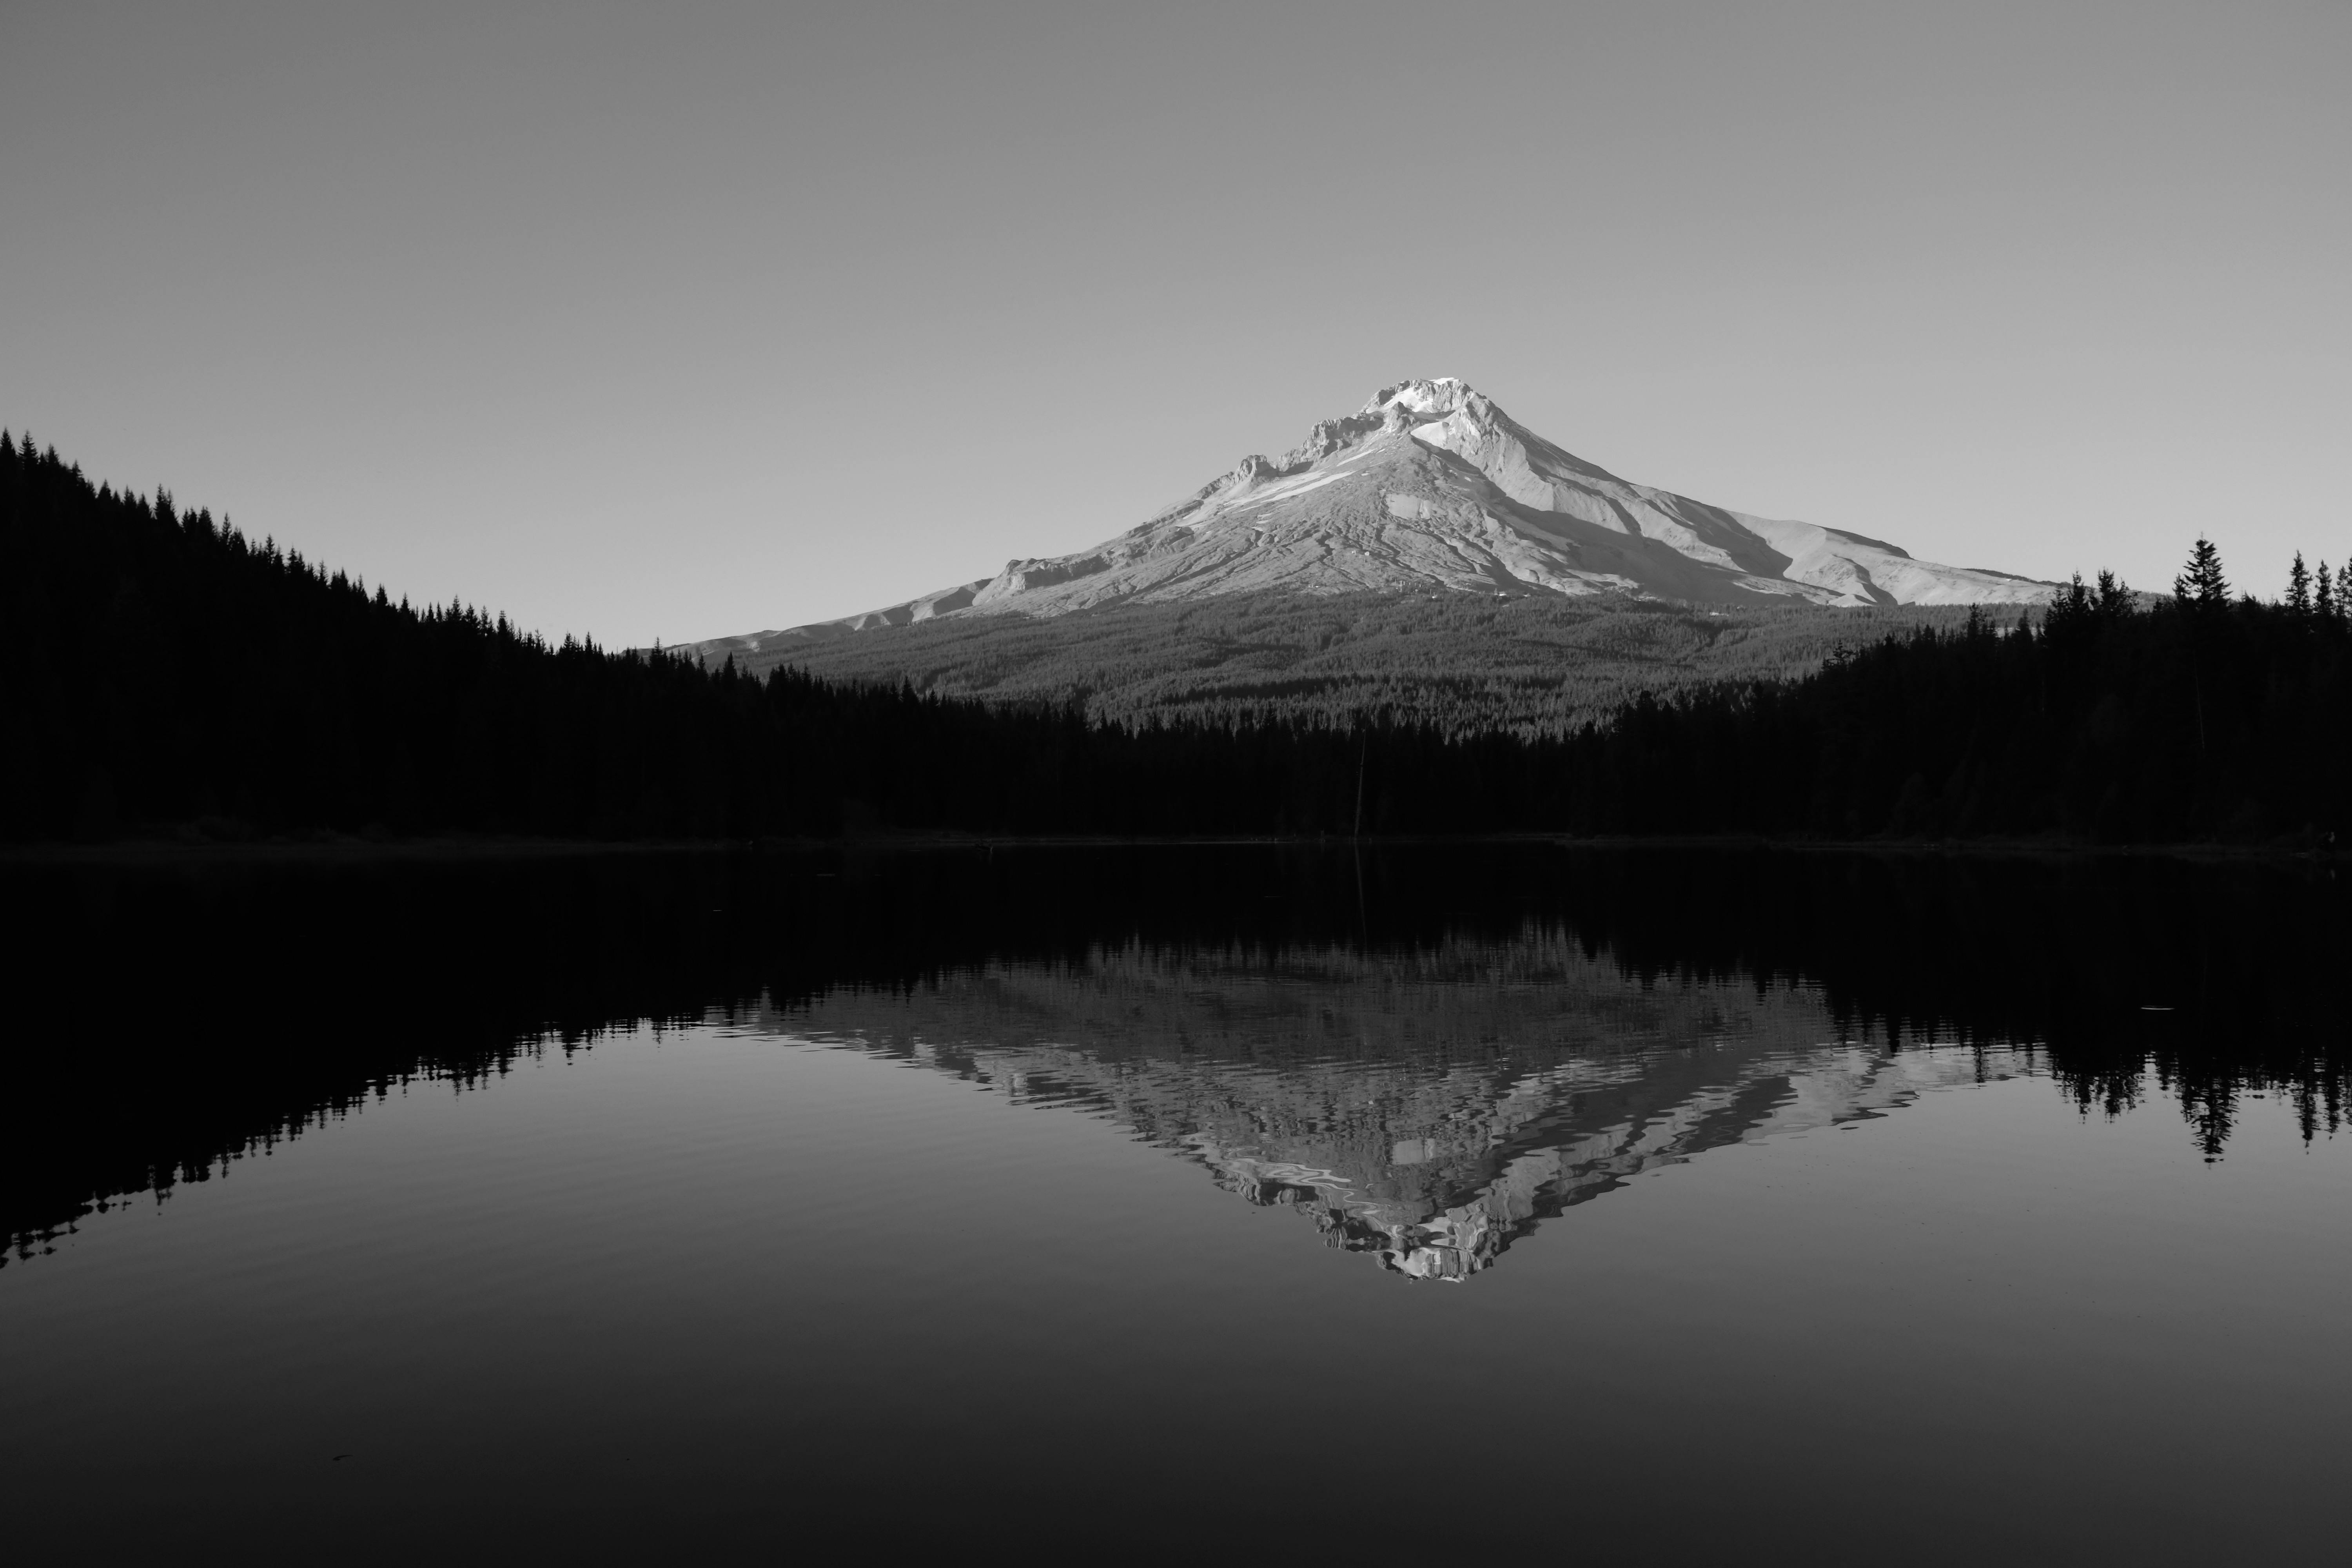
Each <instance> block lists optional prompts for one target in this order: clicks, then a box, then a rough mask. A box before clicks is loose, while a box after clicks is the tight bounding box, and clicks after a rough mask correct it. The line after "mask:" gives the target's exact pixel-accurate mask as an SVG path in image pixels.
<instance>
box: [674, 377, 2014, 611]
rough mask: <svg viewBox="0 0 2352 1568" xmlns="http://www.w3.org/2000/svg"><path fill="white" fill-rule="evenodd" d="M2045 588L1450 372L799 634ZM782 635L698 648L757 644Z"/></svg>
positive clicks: (1843, 600)
mask: <svg viewBox="0 0 2352 1568" xmlns="http://www.w3.org/2000/svg"><path fill="white" fill-rule="evenodd" d="M2051 586H2052V585H2051V584H2047V583H2040V582H2035V581H2032V579H2029V578H2024V577H2018V576H2012V575H2011V574H2006V573H2001V572H1993V571H1988V570H1985V569H1983V568H1979V567H1958V566H1939V565H1937V564H1935V563H1931V562H1926V561H1916V560H1914V559H1912V557H1911V556H1910V555H1909V554H1908V553H1906V552H1905V551H1904V550H1902V549H1901V548H1900V547H1899V546H1896V545H1893V544H1888V543H1885V542H1883V541H1880V540H1875V539H1866V538H1864V537H1863V536H1862V535H1860V534H1857V533H1847V532H1845V531H1842V530H1839V529H1833V528H1822V527H1819V526H1817V525H1815V524H1812V523H1808V522H1785V521H1776V520H1774V519H1771V518H1763V517H1755V516H1751V515H1749V514H1748V513H1745V512H1736V511H1728V510H1725V509H1724V508H1722V507H1718V506H1710V505H1708V504H1706V502H1704V501H1696V500H1691V499H1690V498H1689V497H1687V496H1679V495H1675V494H1674V493H1673V492H1672V491H1669V490H1662V489H1654V488H1653V487H1651V486H1648V485H1637V484H1633V483H1632V482H1630V481H1628V480H1625V479H1619V478H1617V477H1616V476H1615V475H1614V474H1612V473H1609V472H1608V471H1607V470H1605V469H1603V468H1598V467H1596V466H1594V465H1593V464H1591V463H1589V462H1586V461H1585V460H1584V459H1583V458H1578V457H1575V456H1573V455H1571V454H1570V453H1569V452H1567V451H1564V450H1563V449H1561V448H1560V447H1556V446H1554V445H1552V444H1551V443H1550V442H1549V441H1547V440H1545V439H1544V438H1543V437H1540V436H1538V435H1536V434H1535V433H1534V432H1532V431H1530V430H1528V428H1527V427H1526V426H1522V425H1520V424H1519V423H1518V422H1517V421H1516V420H1514V419H1512V418H1511V417H1510V416H1508V415H1507V414H1505V413H1504V412H1503V411H1502V409H1500V408H1498V407H1496V405H1495V403H1494V402H1493V400H1492V399H1490V398H1488V397H1486V395H1483V394H1481V393H1478V392H1475V391H1473V390H1471V388H1470V387H1469V386H1467V385H1465V384H1464V383H1462V382H1460V381H1457V380H1455V379H1454V378H1453V377H1451V376H1445V377H1441V378H1439V379H1437V380H1434V381H1409V382H1404V383H1402V384H1399V385H1395V386H1389V387H1383V388H1382V389H1381V391H1379V392H1377V393H1375V394H1374V395H1372V397H1371V399H1370V401H1369V402H1367V403H1366V404H1365V405H1363V406H1362V407H1361V408H1360V409H1358V410H1357V411H1356V412H1355V413H1353V414H1351V415H1349V416H1346V417H1344V418H1339V419H1326V420H1324V421H1323V422H1322V423H1320V424H1318V425H1317V426H1315V428H1314V429H1313V430H1311V431H1309V432H1308V433H1307V439H1306V440H1304V441H1302V442H1300V443H1299V444H1298V445H1297V447H1292V448H1291V449H1290V451H1288V452H1287V453H1286V454H1284V455H1283V456H1282V457H1280V458H1265V457H1263V456H1255V455H1253V456H1251V457H1247V458H1243V459H1242V460H1241V461H1240V462H1239V463H1237V464H1235V465H1234V468H1232V469H1231V470H1230V471H1228V472H1226V473H1223V474H1221V475H1219V476H1218V477H1217V478H1216V479H1213V480H1212V481H1211V482H1210V483H1208V484H1206V485H1203V486H1202V488H1201V489H1199V490H1197V491H1195V492H1194V493H1193V494H1192V496H1190V497H1188V498H1187V499H1185V500H1182V501H1181V502H1179V503H1178V504H1176V505H1174V506H1172V507H1170V508H1168V509H1167V510H1164V511H1162V512H1160V514H1159V515H1157V516H1155V517H1152V518H1150V519H1149V520H1148V521H1144V522H1142V523H1139V524H1138V525H1137V526H1136V527H1134V528H1131V529H1129V530H1128V531H1126V532H1125V533H1122V534H1120V535H1119V536H1118V538H1116V539H1112V540H1110V541H1108V542H1105V543H1103V544H1100V545H1097V546H1096V547H1095V548H1094V549H1092V550H1085V551H1080V552H1077V553H1076V554H1074V555H1061V556H1053V557H1047V558H1041V559H1034V560H1025V561H1009V562H1007V563H1005V566H1004V570H1003V571H1002V572H1000V573H998V574H996V575H995V576H993V577H988V578H983V579H982V580H980V581H978V582H972V583H962V584H957V585H955V586H954V587H950V588H942V589H940V590H939V591H938V592H936V593H931V594H926V595H922V596H921V597H919V598H915V599H909V600H908V601H907V602H906V603H904V604H900V605H890V606H889V607H887V608H886V609H880V610H873V611H869V612H867V613H866V614H865V615H862V616H848V617H845V618H844V619H842V620H839V621H831V622H824V623H820V624H819V625H817V626H806V627H800V628H795V629H796V630H797V631H798V632H800V633H801V634H802V635H803V636H824V635H826V634H828V633H831V632H836V631H859V630H865V629H867V628H869V627H873V626H899V625H904V624H906V623H908V622H910V621H920V620H928V619H929V618H931V617H933V616H975V615H986V614H992V613H1005V612H1013V613H1018V614H1023V615H1030V616H1053V615H1060V614H1063V613H1065V612H1067V611H1070V610H1076V609H1084V608H1087V607H1088V606H1091V605H1101V604H1105V603H1108V602H1109V601H1113V600H1122V599H1133V600H1138V601H1167V600H1175V599H1187V598H1198V597H1202V596H1204V595H1216V594H1236V593H1250V592H1258V591H1263V590H1267V589H1275V590H1285V591H1288V592H1293V593H1300V594H1339V593H1358V592H1363V591H1366V590H1375V591H1377V590H1397V589H1429V588H1448V589H1455V590H1463V591H1469V592H1475V593H1486V594H1493V593H1507V594H1526V593H1549V594H1562V595H1592V594H1617V595H1634V596H1641V597H1647V598H1655V599H1672V600H1681V601H1686V602H1691V603H1698V604H1735V603H1744V604H1751V605H1752V604H1758V603H1769V602H1776V601H1777V602H1780V603H1789V602H1811V603H1813V604H1817V605H1873V604H1875V605H1971V604H2026V603H2034V602H2038V601H2040V600H2041V599H2042V598H2043V597H2045V596H2046V595H2048V594H2049V592H2050V589H2051ZM779 635H783V634H779V633H773V632H764V633H758V634H754V635H753V636H752V637H741V638H723V639H718V640H716V641H713V642H711V643H708V644H704V645H700V647H701V651H705V652H708V653H710V654H714V655H715V654H719V653H723V652H725V651H729V650H730V648H741V649H745V650H746V651H748V650H750V649H756V648H757V647H759V646H760V644H761V641H762V640H764V639H766V638H770V637H776V636H779Z"/></svg>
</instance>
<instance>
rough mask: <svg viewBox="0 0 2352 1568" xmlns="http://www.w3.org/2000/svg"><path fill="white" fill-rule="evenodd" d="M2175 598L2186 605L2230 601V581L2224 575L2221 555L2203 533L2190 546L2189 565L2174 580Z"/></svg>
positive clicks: (2173, 591) (2173, 590)
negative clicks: (2222, 573)
mask: <svg viewBox="0 0 2352 1568" xmlns="http://www.w3.org/2000/svg"><path fill="white" fill-rule="evenodd" d="M2172 596H2173V597H2174V598H2175V599H2177V600H2179V602H2180V603H2182V604H2184V605H2226V604H2228V603H2229V602H2230V580H2229V579H2228V578H2227V577H2224V576H2223V575H2221V551H2219V550H2217V549H2215V548H2214V545H2213V542H2212V541H2211V540H2210V539H2208V538H2206V537H2205V536H2204V535H2203V534H2201V533H2200V534H2199V535H2198V536H2197V542H2196V543H2195V544H2194V545H2192V546H2190V547H2189V563H2188V566H2187V567H2186V568H2185V569H2184V570H2183V571H2182V572H2181V574H2180V575H2179V576H2178V577H2175V578H2174V579H2173V580H2172Z"/></svg>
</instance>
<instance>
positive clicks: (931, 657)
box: [677, 593, 1968, 738]
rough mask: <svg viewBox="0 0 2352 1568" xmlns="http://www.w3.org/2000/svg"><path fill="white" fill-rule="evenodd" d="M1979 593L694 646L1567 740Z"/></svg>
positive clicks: (812, 667) (1202, 604)
mask: <svg viewBox="0 0 2352 1568" xmlns="http://www.w3.org/2000/svg"><path fill="white" fill-rule="evenodd" d="M1967 617H1968V612H1967V611H1966V610H1963V609H1952V608H1927V607H1924V606H1898V607H1893V608H1884V609H1881V608H1864V609H1825V608H1823V607H1822V606H1819V605H1790V606H1789V607H1786V608H1778V607H1775V608H1765V609H1755V608H1742V607H1726V608H1721V609H1709V608H1707V607H1705V606H1692V605H1675V604H1665V603H1662V602H1658V601H1654V600H1649V601H1643V600H1630V599H1624V598H1619V597H1615V596H1600V595H1596V596H1593V597H1590V598H1570V597H1564V596H1562V595H1558V594H1549V593H1543V594H1533V593H1531V594H1523V595H1509V596H1507V597H1506V596H1502V595H1478V594H1462V593H1445V594H1428V593H1412V594H1347V595H1324V596H1313V595H1298V594H1289V593H1260V594H1234V595H1224V596H1222V597H1217V598H1210V599H1199V600H1192V601H1186V602H1182V603H1176V604H1126V605H1110V606H1106V607H1103V608H1098V609H1093V610H1081V611H1076V612H1074V613H1072V614H1069V615H1066V616H1050V617H1033V616H1022V615H992V616H956V617H951V618H948V619H934V620H928V621H919V622H916V623H915V624H913V625H911V626H877V627H874V628H872V629H870V630H866V631H855V632H853V631H846V630H839V629H836V628H834V627H831V626H827V627H824V628H819V629H818V633H817V635H814V636H808V635H803V634H800V633H796V632H772V633H767V634H763V635H761V636H758V637H727V638H721V639H718V640H715V641H712V642H707V643H696V644H691V645H688V646H687V647H682V648H680V649H678V650H677V651H681V652H689V653H691V654H693V655H694V656H695V657H696V658H699V659H700V660H701V661H702V662H703V663H704V664H706V665H707V666H709V668H714V669H715V668H719V666H720V665H722V664H724V663H725V662H726V661H727V660H728V659H730V658H732V659H733V660H734V661H735V666H736V668H738V669H743V670H750V671H754V672H760V671H766V670H770V669H776V668H786V667H791V668H798V669H802V670H805V671H807V672H808V673H809V674H811V675H814V676H817V677H819V678H821V679H826V680H835V681H845V682H852V683H861V684H881V685H887V686H892V687H896V686H898V685H899V684H901V683H902V682H903V683H905V684H908V685H911V686H912V687H913V688H914V689H916V690H918V691H922V692H937V693H939V694H940V695H942V696H950V697H976V698H980V699H982V700H986V701H989V702H992V703H1004V702H1012V703H1020V704H1034V703H1045V704H1048V705H1051V706H1055V707H1061V706H1065V705H1075V706H1077V707H1079V708H1081V709H1082V710H1083V711H1084V712H1085V713H1086V715H1087V717H1088V718H1090V719H1094V720H1097V721H1113V722H1132V721H1136V720H1139V719H1141V718H1144V717H1146V716H1151V717H1156V718H1158V719H1160V720H1161V721H1174V720H1202V721H1214V722H1218V723H1232V722H1235V721H1283V722H1289V721H1304V722H1307V723H1314V724H1339V725H1345V724H1347V723H1349V722H1350V721H1352V720H1353V719H1354V718H1355V717H1356V716H1357V715H1360V714H1372V713H1378V714H1384V715H1386V716H1387V717H1388V718H1390V719H1391V720H1393V721H1400V722H1406V723H1425V724H1431V725H1434V726H1435V727H1437V728H1438V729H1440V730H1443V731H1445V732H1446V733H1448V734H1454V735H1467V734H1475V733H1484V732H1489V731H1507V732H1509V733H1512V734H1516V735H1519V736H1522V737H1528V738H1532V737H1536V736H1562V735H1567V734H1570V733H1572V732H1574V731H1576V730H1577V729H1579V728H1580V727H1581V726H1583V725H1585V724H1588V723H1594V722H1598V721H1605V720H1606V719H1607V718H1608V717H1609V716H1610V715H1611V714H1612V713H1614V712H1615V711H1616V710H1618V709H1619V708H1621V707H1622V706H1623V705H1624V704H1626V703H1627V702H1630V701H1632V700H1634V699H1635V698H1637V697H1640V696H1642V695H1643V694H1645V693H1646V694H1648V695H1651V696H1654V697H1658V698H1661V699H1666V698H1675V697H1684V696H1692V695H1696V694H1699V693H1702V692H1706V691H1712V690H1718V689H1727V688H1731V687H1740V686H1747V685H1750V684H1753V683H1754V682H1756V681H1759V680H1790V679H1795V678H1797V677H1799V676H1801V675H1807V674H1810V673H1811V672H1812V671H1813V670H1816V669H1819V668H1821V667H1822V661H1823V660H1825V659H1827V658H1829V657H1830V656H1831V655H1832V653H1833V652H1835V651H1836V650H1837V649H1838V648H1839V647H1858V646H1860V645H1862V644H1864V643H1869V642H1874V641H1876V640H1878V639H1879V638H1880V637H1885V635H1887V634H1888V633H1889V632H1895V631H1905V632H1907V631H1910V630H1912V629H1914V628H1916V627H1918V626H1938V627H1944V628H1947V629H1949V628H1955V627H1958V626H1961V625H1963V624H1964V623H1965V622H1966V620H1967Z"/></svg>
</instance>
